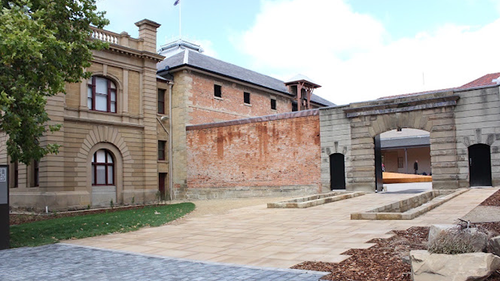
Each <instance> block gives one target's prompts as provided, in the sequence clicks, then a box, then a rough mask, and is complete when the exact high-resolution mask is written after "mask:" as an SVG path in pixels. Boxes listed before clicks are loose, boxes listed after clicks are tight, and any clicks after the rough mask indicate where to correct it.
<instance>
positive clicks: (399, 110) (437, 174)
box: [320, 92, 459, 192]
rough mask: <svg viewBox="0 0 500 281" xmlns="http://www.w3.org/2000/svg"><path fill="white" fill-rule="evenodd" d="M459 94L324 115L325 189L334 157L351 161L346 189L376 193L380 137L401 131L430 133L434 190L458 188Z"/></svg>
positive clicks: (329, 110)
mask: <svg viewBox="0 0 500 281" xmlns="http://www.w3.org/2000/svg"><path fill="white" fill-rule="evenodd" d="M458 99H459V97H458V96H457V95H454V94H453V92H438V93H433V94H428V95H419V96H407V97H401V98H394V99H390V100H377V101H370V102H362V103H355V104H350V105H348V106H344V107H334V108H327V109H324V110H321V119H320V120H321V137H322V140H321V148H322V150H321V152H322V153H321V162H322V168H321V171H322V178H321V179H322V184H323V188H324V189H326V188H325V186H329V184H330V171H329V155H330V154H332V153H335V152H338V153H342V154H344V155H345V157H346V158H345V159H346V163H345V166H346V188H347V189H348V190H359V191H369V192H370V191H374V190H375V154H374V148H375V145H374V137H375V136H377V135H379V134H381V133H383V132H386V131H390V130H395V129H397V128H414V129H420V130H424V131H427V132H429V133H430V142H431V147H430V149H431V152H430V153H431V166H432V174H433V188H438V189H441V188H458V186H459V185H458V165H457V149H456V134H455V119H454V109H455V105H456V104H457V100H458Z"/></svg>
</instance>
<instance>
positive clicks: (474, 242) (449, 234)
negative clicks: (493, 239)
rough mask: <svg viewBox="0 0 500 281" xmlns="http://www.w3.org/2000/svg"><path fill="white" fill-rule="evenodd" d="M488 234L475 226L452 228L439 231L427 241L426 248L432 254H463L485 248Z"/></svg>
mask: <svg viewBox="0 0 500 281" xmlns="http://www.w3.org/2000/svg"><path fill="white" fill-rule="evenodd" d="M487 241H488V235H487V234H486V233H484V232H482V231H479V230H478V229H477V228H466V229H462V228H460V227H458V228H452V229H448V230H443V231H441V232H440V233H439V234H438V235H437V236H436V238H435V239H434V240H432V241H429V244H428V246H427V250H428V251H429V252H430V253H433V254H448V255H453V254H465V253H475V252H482V251H484V250H485V249H486V244H487Z"/></svg>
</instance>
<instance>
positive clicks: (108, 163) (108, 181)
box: [92, 149, 115, 185]
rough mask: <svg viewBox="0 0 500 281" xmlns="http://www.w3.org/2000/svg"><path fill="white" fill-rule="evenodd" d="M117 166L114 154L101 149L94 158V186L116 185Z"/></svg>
mask: <svg viewBox="0 0 500 281" xmlns="http://www.w3.org/2000/svg"><path fill="white" fill-rule="evenodd" d="M114 176H115V165H114V161H113V154H112V153H111V152H110V151H109V150H106V149H100V150H98V151H96V152H95V153H94V155H93V156H92V185H114V183H115V180H114Z"/></svg>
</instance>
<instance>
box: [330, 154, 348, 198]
mask: <svg viewBox="0 0 500 281" xmlns="http://www.w3.org/2000/svg"><path fill="white" fill-rule="evenodd" d="M334 189H345V159H344V154H342V153H334V154H331V155H330V190H334Z"/></svg>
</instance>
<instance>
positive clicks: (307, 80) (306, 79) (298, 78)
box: [285, 74, 321, 88]
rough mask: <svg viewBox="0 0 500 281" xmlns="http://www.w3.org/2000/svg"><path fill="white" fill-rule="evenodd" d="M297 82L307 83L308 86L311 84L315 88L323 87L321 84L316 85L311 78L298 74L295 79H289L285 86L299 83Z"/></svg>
mask: <svg viewBox="0 0 500 281" xmlns="http://www.w3.org/2000/svg"><path fill="white" fill-rule="evenodd" d="M297 82H305V83H307V84H310V85H311V86H313V87H314V88H319V87H321V86H320V85H319V84H317V83H315V82H314V81H313V80H312V79H311V78H309V77H307V76H305V75H303V74H297V75H295V76H294V77H292V78H291V79H289V80H288V81H286V82H285V85H289V84H294V83H297Z"/></svg>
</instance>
